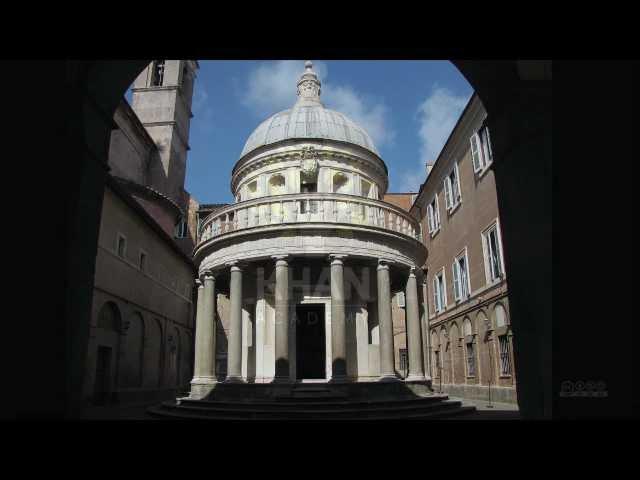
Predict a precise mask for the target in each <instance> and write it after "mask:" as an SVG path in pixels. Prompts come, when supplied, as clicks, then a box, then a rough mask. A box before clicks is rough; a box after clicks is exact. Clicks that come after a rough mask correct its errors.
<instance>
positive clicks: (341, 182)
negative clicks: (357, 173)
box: [333, 172, 351, 193]
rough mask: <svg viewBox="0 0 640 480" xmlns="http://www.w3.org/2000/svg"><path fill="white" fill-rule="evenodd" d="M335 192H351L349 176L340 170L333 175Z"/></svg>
mask: <svg viewBox="0 0 640 480" xmlns="http://www.w3.org/2000/svg"><path fill="white" fill-rule="evenodd" d="M333 193H351V185H350V183H349V177H347V176H346V175H345V174H344V173H341V172H338V173H336V174H334V175H333Z"/></svg>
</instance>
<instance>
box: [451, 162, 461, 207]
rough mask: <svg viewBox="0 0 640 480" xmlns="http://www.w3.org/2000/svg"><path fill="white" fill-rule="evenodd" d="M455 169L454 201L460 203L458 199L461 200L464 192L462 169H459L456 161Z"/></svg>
mask: <svg viewBox="0 0 640 480" xmlns="http://www.w3.org/2000/svg"><path fill="white" fill-rule="evenodd" d="M453 170H454V171H455V172H456V195H455V197H454V198H453V202H454V204H455V203H458V201H460V199H461V198H462V193H461V191H460V171H459V170H458V164H457V163H456V165H455V167H454V168H453Z"/></svg>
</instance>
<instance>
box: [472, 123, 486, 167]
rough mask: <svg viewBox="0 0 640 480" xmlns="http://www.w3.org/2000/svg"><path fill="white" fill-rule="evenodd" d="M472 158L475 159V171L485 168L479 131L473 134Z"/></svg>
mask: <svg viewBox="0 0 640 480" xmlns="http://www.w3.org/2000/svg"><path fill="white" fill-rule="evenodd" d="M470 141H471V159H472V160H473V171H474V172H475V173H478V172H480V171H481V170H482V169H483V168H484V164H483V162H482V150H481V147H480V136H479V135H478V134H477V133H474V134H473V135H471V140H470Z"/></svg>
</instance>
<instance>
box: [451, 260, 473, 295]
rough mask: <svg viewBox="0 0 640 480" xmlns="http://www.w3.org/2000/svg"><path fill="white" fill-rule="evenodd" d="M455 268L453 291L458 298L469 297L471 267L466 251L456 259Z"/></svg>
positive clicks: (453, 267) (453, 268)
mask: <svg viewBox="0 0 640 480" xmlns="http://www.w3.org/2000/svg"><path fill="white" fill-rule="evenodd" d="M452 270H453V292H454V296H455V299H456V300H464V299H466V298H468V297H469V294H470V288H469V268H468V262H467V254H466V252H465V253H464V254H462V255H460V256H459V257H457V258H456V259H455V261H454V262H453V266H452Z"/></svg>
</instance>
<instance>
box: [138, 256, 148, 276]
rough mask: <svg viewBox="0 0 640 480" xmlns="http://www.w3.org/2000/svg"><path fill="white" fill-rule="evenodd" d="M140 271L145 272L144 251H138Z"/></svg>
mask: <svg viewBox="0 0 640 480" xmlns="http://www.w3.org/2000/svg"><path fill="white" fill-rule="evenodd" d="M139 266H140V271H141V272H145V271H146V269H147V254H146V253H144V252H140V264H139Z"/></svg>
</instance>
